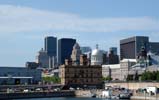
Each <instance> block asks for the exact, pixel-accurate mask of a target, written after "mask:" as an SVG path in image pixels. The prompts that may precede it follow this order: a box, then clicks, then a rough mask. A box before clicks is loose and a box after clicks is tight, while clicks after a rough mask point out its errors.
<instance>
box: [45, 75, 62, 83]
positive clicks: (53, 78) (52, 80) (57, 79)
mask: <svg viewBox="0 0 159 100" xmlns="http://www.w3.org/2000/svg"><path fill="white" fill-rule="evenodd" d="M42 80H43V81H44V82H47V83H51V82H53V83H60V82H61V79H60V78H59V77H57V76H52V77H49V76H47V77H43V78H42Z"/></svg>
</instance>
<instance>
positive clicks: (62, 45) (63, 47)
mask: <svg viewBox="0 0 159 100" xmlns="http://www.w3.org/2000/svg"><path fill="white" fill-rule="evenodd" d="M75 43H76V40H75V39H71V38H62V39H59V40H58V64H64V63H65V59H70V56H71V53H72V50H73V46H74V44H75Z"/></svg>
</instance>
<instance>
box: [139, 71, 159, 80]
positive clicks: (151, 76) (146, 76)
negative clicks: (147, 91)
mask: <svg viewBox="0 0 159 100" xmlns="http://www.w3.org/2000/svg"><path fill="white" fill-rule="evenodd" d="M141 81H159V71H153V72H150V71H145V72H144V73H143V74H142V75H141Z"/></svg>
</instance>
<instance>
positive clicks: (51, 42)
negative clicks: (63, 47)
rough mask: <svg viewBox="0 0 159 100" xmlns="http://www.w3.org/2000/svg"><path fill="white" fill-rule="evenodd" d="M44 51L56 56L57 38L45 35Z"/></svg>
mask: <svg viewBox="0 0 159 100" xmlns="http://www.w3.org/2000/svg"><path fill="white" fill-rule="evenodd" d="M45 51H46V52H47V55H48V56H50V57H52V56H54V57H56V56H57V38H56V37H52V36H48V37H45Z"/></svg>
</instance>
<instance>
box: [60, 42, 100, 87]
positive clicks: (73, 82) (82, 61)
mask: <svg viewBox="0 0 159 100" xmlns="http://www.w3.org/2000/svg"><path fill="white" fill-rule="evenodd" d="M78 49H79V45H77V44H75V45H74V47H73V51H72V55H71V58H72V60H68V59H66V60H65V65H61V66H60V77H61V84H63V85H65V86H67V87H73V88H77V87H81V88H101V87H102V66H101V65H90V64H89V63H88V59H87V56H86V55H80V56H79V55H78V54H79V53H77V51H78ZM78 52H80V51H78ZM77 55H78V56H77ZM78 60H79V63H77V61H78Z"/></svg>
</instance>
